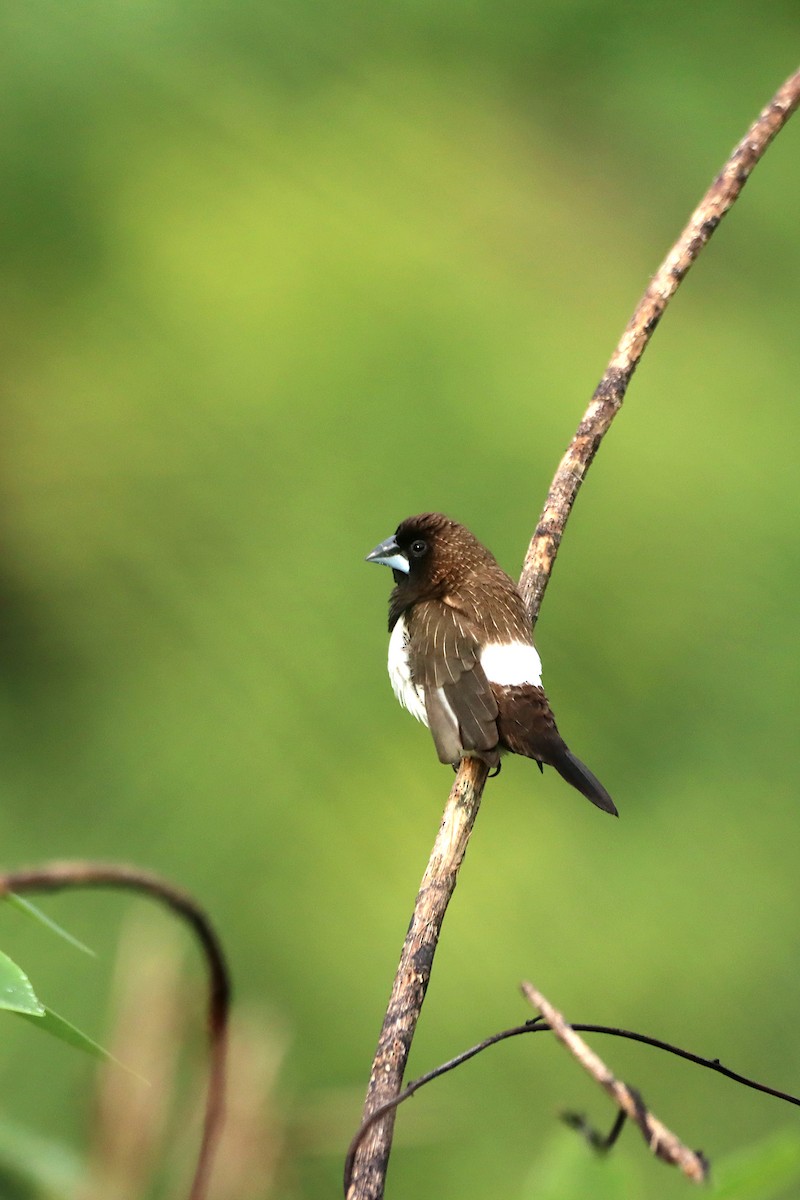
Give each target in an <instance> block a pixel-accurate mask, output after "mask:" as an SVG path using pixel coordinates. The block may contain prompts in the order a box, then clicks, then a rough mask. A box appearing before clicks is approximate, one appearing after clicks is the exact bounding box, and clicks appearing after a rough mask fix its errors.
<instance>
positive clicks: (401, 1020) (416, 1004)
mask: <svg viewBox="0 0 800 1200" xmlns="http://www.w3.org/2000/svg"><path fill="white" fill-rule="evenodd" d="M798 103H800V71H799V72H798V73H797V74H795V75H793V76H791V78H790V79H788V80H787V81H786V83H785V84H784V85H783V87H781V88H780V90H779V91H778V92H777V93H776V95H775V97H774V99H773V100H772V101H771V102H770V103H769V104H768V105H767V107H766V108H765V109H764V110H763V112H762V113H761V114H760V115H759V117H758V119H757V120H756V121H755V122H754V124H753V125H752V126H751V128H750V129H749V130H748V132H747V134H746V136H745V137H744V138H743V139H742V141H741V142H740V143H739V145H738V146H737V147H736V148H735V150H734V151H733V153H732V154H731V156H730V158H729V159H728V161H727V162H726V164H725V166H724V167H723V169H722V171H721V172H720V174H719V175H718V176H717V178H716V179H715V180H714V183H713V184H712V185H711V188H710V189H709V191H708V192H707V193H706V195H705V196H704V197H703V200H702V201H701V202H700V204H699V205H698V207H697V209H696V210H695V212H694V213H693V215H692V217H691V219H690V221H689V224H688V225H687V226H686V228H685V229H684V231H683V233H682V234H681V236H680V237H679V238H678V240H677V242H676V243H675V245H674V246H673V248H672V250H671V251H670V253H669V254H668V255H667V257H666V259H665V260H664V263H663V264H662V266H661V267H660V268H659V270H658V271H657V272H656V274H655V276H654V277H653V279H652V281H651V283H650V286H649V287H648V288H647V291H646V292H645V294H644V296H643V297H642V299H641V301H640V302H639V304H638V305H637V307H636V310H635V312H634V314H633V316H632V317H631V319H630V321H629V323H628V326H627V328H626V330H625V332H624V334H623V335H622V338H621V339H620V341H619V344H618V345H617V347H616V349H615V351H614V353H613V355H612V356H611V360H610V362H609V364H608V367H607V368H606V371H605V374H604V375H603V378H602V379H601V381H600V383H599V384H598V386H597V388H596V390H595V393H594V396H593V397H592V400H591V403H590V404H589V407H588V409H587V410H586V413H585V414H584V417H583V420H582V421H581V423H580V425H579V426H578V430H577V432H576V434H575V437H574V438H573V440H572V442H571V443H570V446H569V448H568V450H567V452H566V454H565V455H564V458H563V459H562V461H561V463H560V465H559V467H558V470H557V471H556V474H555V477H554V479H553V482H552V484H551V486H550V491H549V493H548V496H547V501H546V503H545V506H544V510H543V512H542V515H541V517H540V518H539V524H538V525H537V527H536V532H535V533H534V535H533V538H532V540H531V543H530V546H529V548H528V553H527V555H526V557H525V564H524V567H523V570H522V575H521V577H520V582H519V586H520V591H521V593H522V596H523V599H524V600H525V604H526V606H527V608H528V611H529V613H530V617H531V622H532V624H534V625H535V623H536V620H537V617H538V615H539V609H540V607H541V603H542V597H543V596H544V592H545V588H546V587H547V582H548V580H549V578H550V573H551V571H552V569H553V563H554V562H555V558H556V554H557V553H558V547H559V545H560V544H561V538H562V536H563V533H564V528H565V526H566V523H567V519H568V517H569V514H570V512H571V511H572V505H573V504H574V502H575V498H576V496H577V494H578V489H579V488H580V485H581V483H582V482H583V479H584V476H585V475H586V472H587V470H588V469H589V467H590V465H591V463H592V460H593V458H594V456H595V454H596V453H597V450H598V447H599V445H600V442H601V441H602V438H603V436H604V435H605V433H606V431H607V430H608V428H609V426H610V425H611V422H612V420H613V419H614V416H615V415H616V413H617V412H618V411H619V408H620V406H621V404H622V401H623V398H624V396H625V392H626V390H627V387H628V383H629V381H630V378H631V376H632V375H633V372H634V370H635V369H636V366H637V364H638V362H639V360H640V359H641V357H642V354H643V353H644V351H645V348H646V346H647V344H648V342H649V341H650V338H651V337H652V335H653V331H654V330H655V328H656V326H657V324H658V322H659V320H660V319H661V316H662V314H663V312H664V310H665V308H666V306H667V304H668V303H669V301H670V299H671V297H672V296H673V295H674V293H675V291H676V290H677V288H678V286H679V285H680V283H681V281H682V279H683V278H684V276H685V275H686V272H687V271H688V269H689V267H690V266H691V265H692V263H693V262H694V261H695V259H696V258H697V256H698V254H699V253H700V251H701V250H702V248H703V246H704V245H705V244H706V242H707V241H708V240H709V238H710V237H711V235H712V233H713V232H714V230H715V229H716V227H717V225H718V224H719V222H720V220H721V219H722V217H723V216H724V215H725V213H726V212H727V211H728V209H729V208H730V207H731V205H732V204H733V203H734V201H735V200H736V198H737V196H738V195H739V193H740V191H741V190H742V187H743V186H744V184H745V182H746V181H747V178H748V176H749V174H750V172H751V171H752V169H753V167H754V166H755V165H756V163H757V162H758V160H759V159H760V158H761V156H762V155H763V153H764V151H765V150H766V148H767V146H768V145H769V143H770V142H771V141H772V139H773V138H774V137H775V135H776V134H777V133H778V132H779V131H780V129H781V128H782V127H783V125H784V124H785V123H786V121H787V120H788V118H789V117H790V116H791V114H792V113H793V112H794V110H795V109H796V108H797V105H798ZM485 782H486V769H485V768H484V767H483V766H482V765H481V764H479V763H477V762H476V760H474V759H467V760H464V761H463V762H462V764H461V766H460V768H459V771H458V775H457V776H456V781H455V783H454V785H453V789H452V791H451V793H450V796H449V799H448V801H447V806H446V808H445V812H444V816H443V818H442V826H441V829H440V832H439V836H438V837H437V839H436V843H435V845H434V849H433V852H432V854H431V858H430V861H429V863H428V867H427V869H426V872H425V876H424V878H423V882H422V886H421V887H420V890H419V894H418V896H417V903H416V905H415V907H414V914H413V916H412V918H411V926H410V929H409V933H408V936H407V937H406V942H405V945H404V946H403V952H402V954H401V958H400V965H399V967H398V970H397V975H396V977H395V981H394V987H393V989H392V995H391V999H390V1001H389V1007H388V1009H387V1012H386V1016H385V1018H384V1022H383V1027H382V1029H381V1035H380V1039H379V1042H378V1049H377V1052H376V1055H375V1060H374V1062H373V1064H372V1072H371V1074H370V1081H369V1088H368V1091H367V1098H366V1102H365V1105H364V1112H363V1120H364V1121H367V1120H369V1119H370V1118H371V1116H372V1114H373V1113H374V1112H376V1111H377V1110H378V1109H380V1108H381V1107H382V1106H383V1105H384V1104H387V1103H388V1102H390V1101H391V1100H393V1099H394V1098H396V1097H397V1095H398V1094H399V1091H400V1088H401V1086H402V1081H403V1072H404V1070H405V1065H406V1061H407V1059H408V1053H409V1050H410V1047H411V1040H412V1038H413V1036H414V1031H415V1029H416V1024H417V1020H418V1019H419V1015H420V1012H421V1008H422V1002H423V1000H424V998H425V991H426V989H427V986H428V980H429V979H430V973H431V967H432V965H433V955H434V951H435V949H436V945H437V943H438V940H439V933H440V930H441V926H442V922H443V920H444V915H445V912H446V910H447V905H448V903H449V901H450V897H451V896H452V894H453V890H454V888H455V885H456V880H457V878H458V869H459V867H460V865H461V862H462V859H463V857H464V853H465V851H466V847H467V843H468V841H469V837H470V834H471V832H472V827H473V825H474V822H475V819H476V818H477V815H478V810H479V808H480V802H481V796H482V794H483V787H484V784H485ZM445 830H447V831H449V832H448V834H447V836H443V831H445ZM393 1130H394V1108H393V1107H390V1109H389V1111H388V1113H387V1115H385V1116H383V1117H382V1118H381V1119H380V1120H376V1121H375V1123H374V1124H372V1125H370V1128H369V1132H368V1133H367V1135H366V1136H365V1137H364V1138H363V1140H362V1141H361V1143H360V1145H359V1146H358V1149H357V1151H356V1153H355V1156H354V1161H353V1164H352V1172H351V1175H350V1182H349V1187H348V1189H347V1197H348V1200H380V1198H381V1197H382V1196H383V1193H384V1185H385V1181H386V1169H387V1166H388V1162H389V1154H390V1151H391V1146H392V1134H393Z"/></svg>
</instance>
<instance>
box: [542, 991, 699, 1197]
mask: <svg viewBox="0 0 800 1200" xmlns="http://www.w3.org/2000/svg"><path fill="white" fill-rule="evenodd" d="M522 993H523V995H524V996H525V998H526V999H527V1000H528V1001H529V1002H530V1003H531V1005H532V1006H533V1007H534V1008H538V1009H539V1011H540V1013H541V1014H542V1016H543V1017H544V1019H545V1021H547V1024H548V1025H549V1026H550V1028H551V1029H552V1031H553V1033H554V1034H555V1036H556V1037H557V1038H558V1040H559V1041H560V1042H561V1044H562V1046H566V1048H567V1050H569V1052H570V1054H571V1055H572V1056H573V1058H575V1059H576V1060H577V1061H578V1062H579V1063H580V1064H581V1066H582V1067H583V1069H584V1070H585V1071H586V1072H587V1073H588V1074H589V1075H591V1077H592V1079H594V1080H595V1082H596V1083H598V1084H599V1085H600V1087H601V1088H603V1090H604V1091H605V1092H607V1093H608V1095H609V1096H610V1097H611V1099H612V1100H613V1101H614V1103H615V1104H616V1106H617V1108H618V1109H619V1110H620V1111H621V1112H624V1113H625V1115H626V1116H627V1117H628V1118H630V1120H631V1121H635V1122H636V1124H637V1126H638V1127H639V1129H640V1130H641V1133H642V1137H643V1138H644V1140H645V1141H646V1142H647V1145H648V1146H649V1147H650V1149H651V1151H652V1152H653V1154H655V1156H656V1158H660V1159H661V1160H662V1162H666V1163H670V1164H671V1165H673V1166H676V1167H678V1168H679V1169H680V1170H681V1171H683V1173H684V1175H685V1176H686V1177H687V1179H691V1180H693V1181H694V1182H695V1183H703V1182H705V1180H706V1178H707V1176H708V1163H707V1162H706V1160H705V1158H704V1157H703V1155H702V1154H699V1153H697V1152H696V1151H694V1150H690V1149H689V1147H688V1146H684V1144H683V1142H682V1141H681V1140H680V1138H678V1137H677V1136H676V1135H675V1134H674V1133H673V1132H672V1131H671V1130H670V1129H667V1127H666V1125H665V1124H664V1123H663V1122H662V1121H659V1119H658V1118H657V1117H654V1116H653V1114H652V1113H651V1112H650V1110H649V1109H648V1108H647V1106H646V1104H645V1103H644V1101H643V1100H642V1097H641V1096H640V1095H639V1093H638V1092H637V1091H636V1090H635V1089H634V1088H632V1087H629V1085H628V1084H627V1083H623V1082H622V1081H621V1080H620V1079H617V1078H616V1077H615V1075H614V1074H613V1073H612V1072H611V1071H610V1070H609V1068H608V1067H607V1066H606V1064H605V1063H604V1062H603V1060H602V1059H601V1058H600V1057H599V1055H597V1054H595V1052H594V1050H592V1049H591V1047H589V1046H587V1044H586V1042H585V1041H584V1040H583V1038H582V1037H579V1036H578V1034H577V1033H576V1032H575V1029H574V1028H573V1027H572V1026H570V1025H568V1024H567V1022H566V1021H565V1019H564V1017H563V1016H562V1014H561V1013H560V1012H559V1011H558V1009H557V1008H554V1007H553V1005H552V1004H551V1003H550V1002H549V1000H547V998H546V997H545V996H543V995H542V993H541V992H539V991H537V990H536V988H535V987H534V986H533V984H532V983H523V985H522Z"/></svg>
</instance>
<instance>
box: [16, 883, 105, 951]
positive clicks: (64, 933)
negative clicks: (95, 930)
mask: <svg viewBox="0 0 800 1200" xmlns="http://www.w3.org/2000/svg"><path fill="white" fill-rule="evenodd" d="M4 899H5V900H6V901H7V902H8V903H9V904H10V905H11V907H12V908H16V909H17V911H18V912H21V913H25V915H26V916H27V917H31V918H32V919H33V920H34V921H38V922H39V924H40V925H44V926H45V928H47V929H49V930H50V932H51V933H55V934H57V936H58V937H60V938H63V939H64V941H65V942H69V943H70V945H71V946H74V947H75V948H76V949H77V950H82V951H83V953H84V954H90V955H91V956H92V958H94V957H95V953H94V950H92V949H91V947H90V946H87V945H86V944H85V943H84V942H81V941H79V939H78V938H76V937H75V936H74V935H73V934H71V933H69V931H68V930H66V929H64V928H63V926H61V925H59V924H58V922H57V921H54V920H53V919H52V917H48V916H47V914H46V913H43V912H42V910H41V909H40V908H37V906H36V905H35V904H31V902H30V900H25V899H24V898H23V897H22V896H17V895H15V893H14V892H9V893H8V895H7V896H5V897H4Z"/></svg>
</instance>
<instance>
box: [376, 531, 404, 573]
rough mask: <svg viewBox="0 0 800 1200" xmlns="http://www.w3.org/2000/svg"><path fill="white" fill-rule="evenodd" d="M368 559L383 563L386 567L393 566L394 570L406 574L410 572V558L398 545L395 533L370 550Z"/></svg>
mask: <svg viewBox="0 0 800 1200" xmlns="http://www.w3.org/2000/svg"><path fill="white" fill-rule="evenodd" d="M366 561H367V562H374V563H382V564H383V566H384V567H391V568H392V570H393V571H402V572H403V574H404V575H407V574H408V559H407V558H406V556H405V554H403V551H402V550H401V549H400V547H399V546H398V544H397V539H396V538H395V536H394V534H392V536H391V537H388V538H387V539H386V541H385V542H381V544H380V546H376V547H375V549H374V550H370V552H369V554H368V555H367V557H366Z"/></svg>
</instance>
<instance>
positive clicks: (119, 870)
mask: <svg viewBox="0 0 800 1200" xmlns="http://www.w3.org/2000/svg"><path fill="white" fill-rule="evenodd" d="M87 887H88V888H117V889H119V888H122V889H125V890H126V891H133V892H138V893H140V894H141V895H145V896H149V897H150V898H151V899H154V900H157V901H159V902H160V903H161V904H163V905H165V906H166V907H167V908H170V909H172V911H173V912H174V913H177V915H178V916H179V917H181V918H182V919H183V920H184V921H186V922H187V923H188V924H189V925H190V926H191V928H192V930H193V932H194V934H195V936H196V938H197V940H198V942H199V943H200V946H201V949H202V951H203V955H204V957H205V960H206V965H207V967H208V974H209V991H208V1039H209V1071H208V1088H207V1092H206V1107H205V1115H204V1120H203V1133H202V1139H201V1144H200V1148H199V1150H198V1154H197V1162H196V1165H195V1172H194V1178H193V1180H192V1185H191V1190H190V1191H189V1194H188V1200H204V1197H205V1195H206V1192H207V1188H208V1180H209V1175H210V1171H211V1162H212V1158H213V1154H214V1150H215V1149H216V1145H217V1141H218V1140H219V1134H220V1131H221V1128H222V1121H223V1117H224V1099H225V1061H226V1054H227V1042H228V1014H229V1009H230V993H231V988H230V977H229V974H228V968H227V964H226V961H225V955H224V952H223V949H222V945H221V943H220V940H219V938H218V937H217V934H216V931H215V930H214V927H213V925H212V924H211V921H210V920H209V918H208V917H207V916H206V914H205V912H204V911H203V910H202V908H201V907H200V905H199V904H198V903H197V902H196V901H195V900H193V899H192V897H191V896H190V895H188V893H186V892H183V891H181V890H180V889H179V888H176V887H174V886H173V885H172V884H171V883H169V882H168V881H167V880H165V879H162V878H161V877H160V876H158V875H153V874H151V873H150V872H149V871H143V870H140V869H139V868H138V867H129V866H124V865H122V864H118V863H96V862H52V863H45V864H43V865H42V866H39V867H31V868H25V869H22V870H19V871H7V872H5V873H3V874H0V897H2V896H6V895H8V894H9V893H11V892H57V891H62V890H64V889H65V888H87Z"/></svg>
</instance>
